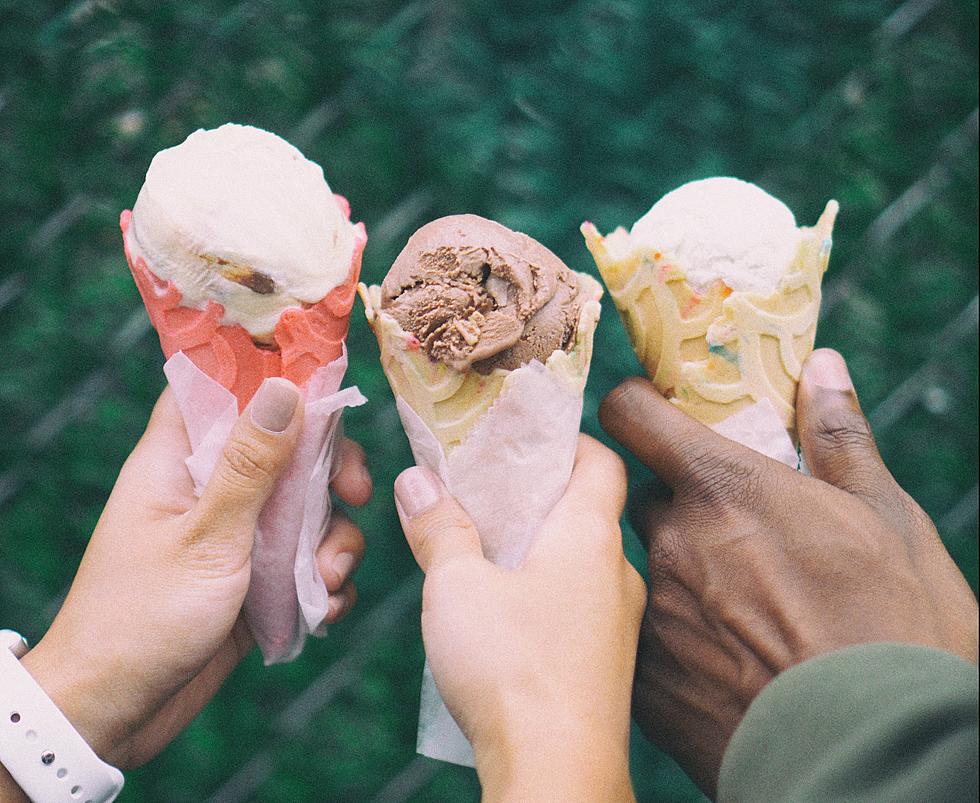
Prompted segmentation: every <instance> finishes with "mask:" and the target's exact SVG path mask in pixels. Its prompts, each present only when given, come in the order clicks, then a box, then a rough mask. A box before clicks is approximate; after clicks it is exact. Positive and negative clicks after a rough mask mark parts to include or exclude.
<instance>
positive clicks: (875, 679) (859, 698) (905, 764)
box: [718, 644, 977, 801]
mask: <svg viewBox="0 0 980 803" xmlns="http://www.w3.org/2000/svg"><path fill="white" fill-rule="evenodd" d="M976 779H977V668H976V667H975V666H973V665H972V664H969V663H967V662H966V661H964V660H963V659H961V658H958V657H956V656H955V655H952V654H950V653H947V652H942V651H940V650H935V649H931V648H928V647H920V646H915V645H911V644H863V645H859V646H855V647H848V648H845V649H842V650H838V651H836V652H832V653H828V654H826V655H821V656H818V657H816V658H813V659H811V660H809V661H805V662H804V663H802V664H798V665H797V666H794V667H791V668H790V669H787V670H786V671H785V672H783V673H782V674H780V675H778V676H777V677H776V678H775V679H774V680H773V681H772V682H771V683H769V685H768V686H766V687H765V688H764V689H763V690H762V692H760V693H759V695H758V696H757V697H756V698H755V700H754V701H753V702H752V704H751V705H750V706H749V709H748V711H747V712H746V714H745V717H744V718H743V719H742V722H741V723H740V724H739V726H738V728H737V729H736V730H735V733H734V734H733V735H732V739H731V741H730V742H729V744H728V747H727V749H726V751H725V755H724V758H723V761H722V766H721V774H720V776H719V781H718V799H719V800H721V801H768V800H773V801H777V800H778V801H787V800H814V799H822V800H854V799H864V800H933V799H939V798H938V797H937V792H939V791H940V790H941V791H942V792H943V794H944V795H945V797H943V799H945V800H957V799H960V794H959V793H960V792H963V793H968V794H969V795H973V796H975V794H976V783H977V781H976ZM937 784H938V785H937ZM964 799H970V797H965V798H964Z"/></svg>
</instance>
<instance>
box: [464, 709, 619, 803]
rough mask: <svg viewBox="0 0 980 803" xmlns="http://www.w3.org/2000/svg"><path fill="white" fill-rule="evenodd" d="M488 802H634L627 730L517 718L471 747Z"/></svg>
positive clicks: (553, 719)
mask: <svg viewBox="0 0 980 803" xmlns="http://www.w3.org/2000/svg"><path fill="white" fill-rule="evenodd" d="M473 749H474V754H475V756H476V769H477V774H478V775H479V777H480V782H481V785H482V786H483V793H484V796H485V797H484V799H485V800H488V801H511V800H514V801H516V800H544V799H554V798H555V797H558V798H560V799H561V800H568V801H579V800H581V801H623V800H633V799H634V798H633V792H632V784H631V782H630V776H629V733H628V727H627V728H625V729H624V733H622V734H618V733H609V732H604V731H603V730H601V729H600V728H598V727H596V725H595V723H594V722H584V721H569V720H568V719H567V718H562V717H554V718H550V719H542V720H540V721H537V722H529V721H523V722H516V723H513V724H511V725H510V726H509V727H507V728H504V729H501V731H500V732H499V733H498V734H496V735H494V736H488V737H487V738H485V739H483V740H476V741H475V742H474V745H473Z"/></svg>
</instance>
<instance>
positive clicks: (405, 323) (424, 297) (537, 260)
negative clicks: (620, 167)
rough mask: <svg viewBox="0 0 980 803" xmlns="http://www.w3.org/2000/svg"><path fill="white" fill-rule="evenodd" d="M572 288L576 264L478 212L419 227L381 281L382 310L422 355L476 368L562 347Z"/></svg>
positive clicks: (572, 309) (571, 322)
mask: <svg viewBox="0 0 980 803" xmlns="http://www.w3.org/2000/svg"><path fill="white" fill-rule="evenodd" d="M578 296H579V282H578V279H577V277H576V275H575V273H574V272H573V271H571V270H569V268H568V267H567V266H566V265H565V263H564V262H562V261H561V260H560V259H559V258H558V257H556V256H555V255H554V254H553V253H551V251H549V250H548V249H547V248H545V247H544V246H543V245H541V243H539V242H537V241H535V240H533V239H531V238H530V237H528V236H527V235H526V234H520V233H518V232H515V231H511V230H510V229H508V228H507V227H506V226H502V225H500V224H499V223H495V222H494V221H492V220H487V219H486V218H482V217H478V216H477V215H451V216H449V217H444V218H439V219H438V220H434V221H432V222H431V223H428V224H426V225H425V226H423V227H422V228H420V229H419V230H418V231H417V232H415V234H413V235H412V237H411V238H410V239H409V241H408V243H407V244H406V246H405V248H404V249H402V252H401V253H400V254H399V255H398V258H397V259H396V260H395V262H394V264H393V265H392V266H391V270H389V271H388V275H387V276H386V277H385V280H384V282H383V283H382V286H381V306H382V309H383V310H384V311H385V312H387V313H388V314H390V315H391V316H392V317H393V318H395V320H397V321H398V323H399V325H401V327H402V329H404V330H405V331H406V332H410V333H411V334H413V335H415V337H417V338H418V340H419V343H420V344H421V347H422V349H424V350H425V352H426V353H427V354H428V355H429V357H430V358H431V359H433V360H436V361H438V362H442V363H444V364H445V365H448V366H450V367H451V368H454V369H456V370H457V371H465V370H467V369H468V368H470V367H471V366H472V367H473V368H474V369H475V370H477V371H479V372H481V373H489V372H490V371H492V370H493V369H494V368H503V369H507V370H511V369H514V368H519V367H520V366H522V365H524V364H526V363H528V362H530V361H531V360H534V359H537V360H540V361H541V362H544V361H546V360H547V359H548V357H550V356H551V355H552V354H553V353H554V352H555V351H556V350H558V349H565V348H567V346H568V345H569V342H570V341H571V339H572V336H573V335H574V333H575V327H576V324H577V322H578V317H579V309H580V306H581V302H580V300H579V297H578Z"/></svg>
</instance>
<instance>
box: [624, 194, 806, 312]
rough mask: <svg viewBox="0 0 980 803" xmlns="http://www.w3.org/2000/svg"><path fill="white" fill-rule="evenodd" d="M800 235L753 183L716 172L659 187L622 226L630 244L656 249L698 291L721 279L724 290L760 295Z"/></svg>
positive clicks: (772, 284) (785, 211)
mask: <svg viewBox="0 0 980 803" xmlns="http://www.w3.org/2000/svg"><path fill="white" fill-rule="evenodd" d="M800 237H801V233H800V230H799V229H798V228H797V227H796V218H795V217H794V216H793V213H792V212H791V211H790V210H789V208H788V207H787V206H786V205H785V204H784V203H783V202H782V201H780V200H778V199H776V198H773V197H772V196H771V195H769V193H767V192H765V191H764V190H762V189H760V188H759V187H757V186H756V185H755V184H750V183H749V182H747V181H740V180H739V179H736V178H724V177H718V178H707V179H703V180H701V181H692V182H690V183H688V184H684V185H683V186H681V187H678V188H677V189H676V190H674V191H673V192H669V193H667V195H665V196H664V197H663V198H661V199H660V200H659V201H657V203H656V204H654V205H653V208H652V209H651V210H650V211H649V212H647V213H646V214H645V215H644V216H643V217H641V218H640V219H639V220H638V221H636V224H635V225H634V226H633V229H632V231H631V232H630V238H631V240H632V244H633V246H634V247H636V246H641V247H644V248H649V249H653V250H656V251H659V252H661V253H663V254H664V256H665V257H666V258H667V259H670V260H671V261H672V262H673V263H675V264H676V265H677V266H678V267H679V268H680V269H681V270H683V271H684V274H685V277H686V279H687V281H688V284H690V285H691V286H692V287H694V288H695V289H697V290H699V291H703V290H706V289H707V288H708V287H710V286H711V284H712V283H713V282H715V281H716V280H717V279H721V280H722V281H723V282H724V283H725V284H726V285H727V286H728V287H730V288H731V289H732V290H736V291H745V292H752V293H759V294H762V295H768V294H769V293H771V292H773V291H774V290H775V289H776V287H777V285H778V284H779V280H780V278H781V277H782V276H783V274H784V273H785V272H786V269H787V267H788V266H789V264H790V263H791V262H792V261H793V259H794V258H795V256H796V254H797V251H798V250H799V246H800Z"/></svg>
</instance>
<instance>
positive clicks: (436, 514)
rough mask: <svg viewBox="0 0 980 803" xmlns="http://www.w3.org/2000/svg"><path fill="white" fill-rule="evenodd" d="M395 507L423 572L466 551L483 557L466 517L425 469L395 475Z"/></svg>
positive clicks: (474, 531)
mask: <svg viewBox="0 0 980 803" xmlns="http://www.w3.org/2000/svg"><path fill="white" fill-rule="evenodd" d="M395 507H396V508H397V509H398V518H400V519H401V522H402V529H403V530H404V531H405V538H406V539H407V540H408V545H409V546H410V547H411V548H412V554H413V555H415V560H416V561H417V562H418V564H419V567H420V568H421V569H422V571H423V572H426V573H428V572H429V570H430V569H432V568H434V567H435V566H437V565H439V564H442V563H447V562H449V561H451V560H453V559H455V558H459V557H464V556H466V555H470V556H474V557H479V558H482V557H483V550H482V549H481V547H480V536H479V534H478V533H477V531H476V527H474V526H473V522H472V521H470V517H469V516H467V515H466V511H465V510H463V508H461V507H460V506H459V503H458V502H457V501H456V500H455V499H453V498H452V497H451V496H450V495H449V493H448V491H446V486H445V485H443V484H442V481H441V480H440V479H439V478H438V477H437V476H436V475H435V474H433V473H432V472H431V471H429V470H428V469H425V468H421V467H420V466H414V467H412V468H408V469H405V470H404V471H403V472H402V473H401V474H399V475H398V479H396V480H395Z"/></svg>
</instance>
